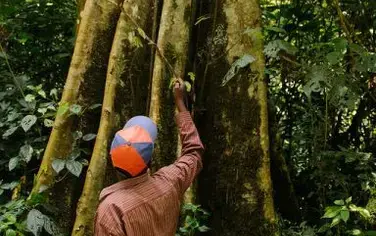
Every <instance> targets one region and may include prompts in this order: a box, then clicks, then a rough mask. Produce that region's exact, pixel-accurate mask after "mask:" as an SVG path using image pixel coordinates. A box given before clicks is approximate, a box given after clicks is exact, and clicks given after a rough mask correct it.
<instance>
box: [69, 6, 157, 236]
mask: <svg viewBox="0 0 376 236" xmlns="http://www.w3.org/2000/svg"><path fill="white" fill-rule="evenodd" d="M152 5H153V4H152V0H130V1H126V2H124V4H123V11H122V13H121V15H120V19H119V21H118V24H117V28H116V33H115V37H114V41H113V46H112V50H111V54H110V60H109V66H108V70H107V79H106V88H105V94H104V99H103V107H102V115H101V121H100V126H99V130H98V135H97V138H96V142H95V146H94V150H93V154H92V157H91V161H90V165H89V169H88V171H87V174H86V180H85V185H84V189H83V191H82V195H81V198H80V200H79V202H78V207H77V211H76V215H77V216H76V221H75V224H74V228H73V231H72V235H93V223H94V216H95V212H96V209H97V206H98V200H99V194H100V191H101V190H102V188H103V187H104V182H105V175H106V166H107V164H108V163H107V160H108V147H109V144H110V143H109V142H110V141H111V139H112V136H113V134H114V132H115V130H116V129H120V128H121V125H122V124H123V123H125V121H126V120H128V119H130V118H131V117H132V116H133V115H136V114H138V115H140V114H143V113H144V112H145V110H146V98H147V94H148V92H147V89H148V79H149V73H148V69H149V67H148V63H145V61H146V60H147V59H148V54H149V53H150V51H149V48H148V47H146V46H145V45H144V46H142V45H140V44H139V43H141V42H142V41H141V40H142V39H141V38H140V37H138V36H137V27H136V26H135V25H134V24H133V23H132V22H133V21H134V20H137V22H138V25H139V27H141V28H142V29H143V30H144V31H145V32H146V33H147V34H148V33H151V32H148V30H146V29H150V28H151V27H150V26H151V25H152V21H151V20H150V19H152V18H153V17H152V12H151V11H150V10H151V8H152ZM149 31H150V30H149Z"/></svg>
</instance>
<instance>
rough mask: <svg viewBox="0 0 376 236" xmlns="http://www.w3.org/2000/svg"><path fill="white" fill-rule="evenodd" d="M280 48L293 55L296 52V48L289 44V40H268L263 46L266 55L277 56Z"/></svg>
mask: <svg viewBox="0 0 376 236" xmlns="http://www.w3.org/2000/svg"><path fill="white" fill-rule="evenodd" d="M281 50H282V51H285V52H286V53H288V54H290V55H295V54H296V53H297V52H298V49H297V48H296V47H295V46H293V45H292V44H290V43H289V42H286V41H284V40H279V39H278V40H274V41H270V42H269V43H268V44H267V45H266V46H265V48H264V53H265V55H266V56H267V57H270V58H277V57H278V55H279V52H280V51H281Z"/></svg>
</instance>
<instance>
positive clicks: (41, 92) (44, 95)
mask: <svg viewBox="0 0 376 236" xmlns="http://www.w3.org/2000/svg"><path fill="white" fill-rule="evenodd" d="M38 94H39V95H40V96H41V97H43V98H46V97H47V96H46V92H45V91H44V90H39V91H38Z"/></svg>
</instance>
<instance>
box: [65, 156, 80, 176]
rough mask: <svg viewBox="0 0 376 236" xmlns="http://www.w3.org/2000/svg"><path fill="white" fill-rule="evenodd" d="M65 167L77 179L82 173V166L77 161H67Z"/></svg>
mask: <svg viewBox="0 0 376 236" xmlns="http://www.w3.org/2000/svg"><path fill="white" fill-rule="evenodd" d="M66 167H67V169H68V170H69V172H71V173H72V174H73V175H75V176H77V177H79V176H80V174H81V171H82V164H81V163H80V162H79V161H74V160H68V161H67V163H66Z"/></svg>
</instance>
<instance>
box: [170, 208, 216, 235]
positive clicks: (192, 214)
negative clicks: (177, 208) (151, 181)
mask: <svg viewBox="0 0 376 236" xmlns="http://www.w3.org/2000/svg"><path fill="white" fill-rule="evenodd" d="M209 215H210V214H209V213H208V212H207V211H205V210H203V209H202V208H201V206H200V205H194V204H192V203H187V204H184V206H183V208H182V214H181V217H182V218H183V221H182V226H181V227H179V230H178V232H177V233H176V236H183V235H187V236H192V235H195V233H198V232H202V233H203V232H207V231H209V230H210V228H209V227H207V226H206V225H205V224H204V223H205V222H206V221H207V219H208V217H209Z"/></svg>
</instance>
